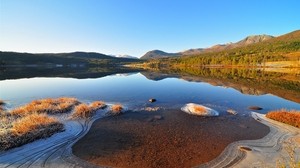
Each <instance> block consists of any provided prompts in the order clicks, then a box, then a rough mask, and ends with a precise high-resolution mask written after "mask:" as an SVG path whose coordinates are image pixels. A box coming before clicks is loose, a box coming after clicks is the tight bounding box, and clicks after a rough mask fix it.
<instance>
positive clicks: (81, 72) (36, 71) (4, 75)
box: [0, 67, 139, 80]
mask: <svg viewBox="0 0 300 168" xmlns="http://www.w3.org/2000/svg"><path fill="white" fill-rule="evenodd" d="M138 71H139V70H136V69H135V70H134V69H128V68H118V67H93V68H89V67H62V68H57V67H48V68H45V67H31V68H29V67H27V68H25V67H9V68H3V67H2V68H0V80H5V79H20V78H33V77H66V78H78V79H84V78H100V77H104V76H107V75H113V74H117V73H131V72H138Z"/></svg>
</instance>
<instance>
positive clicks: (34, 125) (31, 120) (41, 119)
mask: <svg viewBox="0 0 300 168" xmlns="http://www.w3.org/2000/svg"><path fill="white" fill-rule="evenodd" d="M54 123H58V120H57V119H55V118H53V117H49V116H47V115H46V114H37V113H33V114H29V115H27V116H25V117H22V118H20V119H18V120H17V121H15V122H14V123H13V125H12V128H11V129H12V133H13V134H15V135H22V134H26V133H28V132H31V131H33V130H36V129H39V128H41V127H45V126H48V125H52V124H54Z"/></svg>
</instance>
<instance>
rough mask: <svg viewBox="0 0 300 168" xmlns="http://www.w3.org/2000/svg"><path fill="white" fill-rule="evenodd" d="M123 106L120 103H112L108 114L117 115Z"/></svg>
mask: <svg viewBox="0 0 300 168" xmlns="http://www.w3.org/2000/svg"><path fill="white" fill-rule="evenodd" d="M123 109H124V108H123V106H122V105H121V104H114V105H112V106H111V110H110V114H111V115H119V114H121V113H122V110H123Z"/></svg>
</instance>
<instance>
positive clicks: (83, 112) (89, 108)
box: [71, 101, 106, 118]
mask: <svg viewBox="0 0 300 168" xmlns="http://www.w3.org/2000/svg"><path fill="white" fill-rule="evenodd" d="M105 107H106V104H105V103H104V102H102V101H94V102H92V103H91V104H90V105H87V104H84V103H82V104H79V105H78V106H76V107H75V109H74V112H73V113H72V115H71V118H90V117H92V116H93V115H94V113H95V112H96V111H97V110H98V109H104V108H105Z"/></svg>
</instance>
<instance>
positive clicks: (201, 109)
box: [181, 103, 219, 116]
mask: <svg viewBox="0 0 300 168" xmlns="http://www.w3.org/2000/svg"><path fill="white" fill-rule="evenodd" d="M181 110H182V111H183V112H186V113H188V114H192V115H199V116H219V112H217V111H216V110H213V109H211V108H208V107H205V106H203V105H199V104H195V103H188V104H186V105H185V106H183V107H182V108H181Z"/></svg>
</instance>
